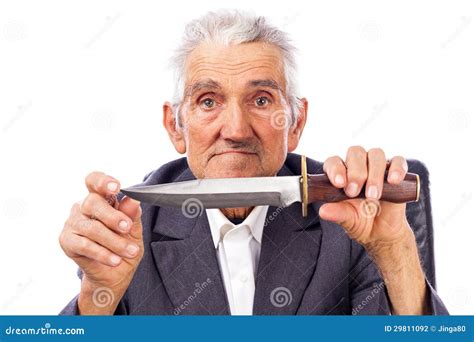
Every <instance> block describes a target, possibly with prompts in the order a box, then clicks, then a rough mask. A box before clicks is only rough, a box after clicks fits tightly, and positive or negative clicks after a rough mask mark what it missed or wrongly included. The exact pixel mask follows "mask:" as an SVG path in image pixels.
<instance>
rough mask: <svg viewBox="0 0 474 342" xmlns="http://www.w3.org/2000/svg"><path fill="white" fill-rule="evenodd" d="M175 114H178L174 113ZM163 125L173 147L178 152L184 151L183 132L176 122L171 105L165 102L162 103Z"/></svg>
mask: <svg viewBox="0 0 474 342" xmlns="http://www.w3.org/2000/svg"><path fill="white" fill-rule="evenodd" d="M176 115H179V114H178V113H176ZM163 126H164V127H165V129H166V131H167V132H168V136H169V137H170V140H171V142H172V143H173V145H174V148H175V149H176V151H177V152H178V153H179V154H183V153H186V140H185V139H184V132H183V129H182V128H181V127H179V126H178V125H177V124H176V118H175V115H174V113H173V105H172V104H171V103H169V102H165V104H164V105H163Z"/></svg>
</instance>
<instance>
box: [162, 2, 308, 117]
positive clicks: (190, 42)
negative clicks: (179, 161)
mask: <svg viewBox="0 0 474 342" xmlns="http://www.w3.org/2000/svg"><path fill="white" fill-rule="evenodd" d="M202 42H212V43H219V44H222V45H230V44H242V43H251V42H262V43H265V44H272V45H274V46H276V47H278V48H279V49H280V51H281V52H282V55H283V68H284V77H285V83H286V90H285V91H286V96H287V100H288V104H289V106H290V109H291V121H292V123H295V122H296V120H297V118H298V116H299V112H300V108H301V107H302V102H301V100H300V99H299V98H298V97H297V96H296V93H297V82H296V72H297V67H296V58H295V52H296V48H295V47H294V46H293V45H292V43H291V40H290V38H289V36H288V34H287V33H286V32H283V31H281V30H279V29H278V28H276V27H274V26H271V25H270V24H268V23H267V22H266V19H265V17H262V16H256V15H254V14H251V13H248V12H241V11H237V10H219V11H217V12H208V13H207V14H205V15H204V16H202V17H200V18H198V19H195V20H192V21H191V22H189V23H188V24H187V25H186V28H185V31H184V35H183V38H182V42H181V45H180V46H179V47H178V49H177V50H176V51H175V54H174V55H173V57H172V59H171V66H172V68H173V69H174V74H175V82H176V84H175V93H174V96H173V111H174V115H175V118H176V123H177V125H180V123H179V110H180V105H181V103H182V101H183V96H184V82H185V75H184V73H185V63H186V59H187V58H188V56H189V54H190V53H191V52H192V51H193V50H194V49H195V48H196V47H197V46H198V45H199V44H200V43H202Z"/></svg>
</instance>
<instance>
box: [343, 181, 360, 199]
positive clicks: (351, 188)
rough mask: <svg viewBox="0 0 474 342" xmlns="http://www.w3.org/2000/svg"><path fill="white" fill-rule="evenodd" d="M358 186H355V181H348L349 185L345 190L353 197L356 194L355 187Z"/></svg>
mask: <svg viewBox="0 0 474 342" xmlns="http://www.w3.org/2000/svg"><path fill="white" fill-rule="evenodd" d="M358 188H359V187H358V186H357V184H356V183H350V184H349V186H348V187H347V190H346V193H347V194H348V195H349V196H350V197H355V196H356V195H357V189H358Z"/></svg>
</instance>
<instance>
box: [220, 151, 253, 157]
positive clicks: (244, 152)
mask: <svg viewBox="0 0 474 342" xmlns="http://www.w3.org/2000/svg"><path fill="white" fill-rule="evenodd" d="M228 153H240V154H255V152H249V151H241V150H228V151H222V152H219V153H216V154H215V155H216V156H218V155H221V154H228Z"/></svg>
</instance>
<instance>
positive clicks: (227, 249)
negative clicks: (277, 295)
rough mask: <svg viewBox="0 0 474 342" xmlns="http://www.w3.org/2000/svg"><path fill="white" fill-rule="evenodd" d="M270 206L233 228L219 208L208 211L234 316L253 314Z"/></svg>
mask: <svg viewBox="0 0 474 342" xmlns="http://www.w3.org/2000/svg"><path fill="white" fill-rule="evenodd" d="M267 211H268V205H265V206H257V207H254V208H253V209H252V211H251V212H250V214H249V215H248V216H247V217H246V218H245V220H244V221H243V222H242V223H240V224H238V225H234V224H233V223H232V222H230V221H229V220H228V219H227V217H225V215H224V214H223V213H222V212H221V211H220V210H219V209H206V214H207V218H208V220H209V226H210V228H211V235H212V240H213V241H214V246H215V247H216V253H217V260H218V261H219V267H220V270H221V274H222V278H223V280H224V287H225V291H226V293H227V300H228V302H229V307H230V313H231V315H252V311H253V298H254V294H255V276H256V272H257V265H258V260H259V258H260V250H261V243H262V234H263V226H264V223H265V217H266V215H267Z"/></svg>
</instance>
